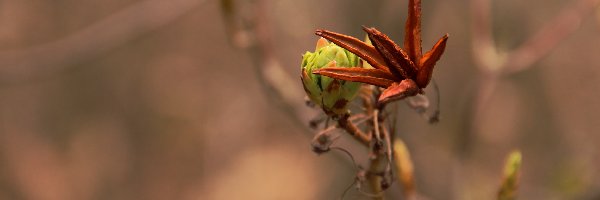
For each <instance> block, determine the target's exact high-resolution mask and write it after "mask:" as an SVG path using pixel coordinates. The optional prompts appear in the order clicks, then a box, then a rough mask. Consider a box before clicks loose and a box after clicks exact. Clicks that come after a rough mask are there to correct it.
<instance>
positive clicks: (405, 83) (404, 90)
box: [378, 79, 420, 103]
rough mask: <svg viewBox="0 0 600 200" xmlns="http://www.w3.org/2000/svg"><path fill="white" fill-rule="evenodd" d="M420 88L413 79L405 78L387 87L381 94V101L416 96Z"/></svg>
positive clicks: (386, 101) (385, 101)
mask: <svg viewBox="0 0 600 200" xmlns="http://www.w3.org/2000/svg"><path fill="white" fill-rule="evenodd" d="M419 91H420V89H419V87H418V86H417V84H416V83H415V82H414V81H413V80H412V79H404V80H402V81H400V82H395V83H393V84H392V85H390V87H388V88H387V89H385V90H383V92H382V93H381V95H380V96H379V100H378V102H379V103H388V102H391V101H396V100H401V99H404V98H406V97H409V96H414V95H417V94H418V93H419Z"/></svg>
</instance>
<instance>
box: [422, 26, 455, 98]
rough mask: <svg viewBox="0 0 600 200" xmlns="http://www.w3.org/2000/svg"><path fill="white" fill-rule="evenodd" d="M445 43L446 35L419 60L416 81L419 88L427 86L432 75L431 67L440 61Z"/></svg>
mask: <svg viewBox="0 0 600 200" xmlns="http://www.w3.org/2000/svg"><path fill="white" fill-rule="evenodd" d="M446 41H448V34H446V35H444V36H443V37H442V38H441V39H440V40H438V42H437V43H436V44H435V45H433V48H431V50H430V51H428V52H427V53H426V54H425V55H423V58H421V61H420V62H421V63H420V64H419V66H420V68H419V73H418V74H417V80H416V82H417V85H419V87H421V88H424V87H426V86H427V84H429V80H431V75H432V73H433V67H434V66H435V63H436V62H437V61H438V60H440V58H441V57H442V54H443V53H444V50H445V49H446Z"/></svg>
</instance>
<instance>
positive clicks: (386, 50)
mask: <svg viewBox="0 0 600 200" xmlns="http://www.w3.org/2000/svg"><path fill="white" fill-rule="evenodd" d="M363 30H365V32H367V35H369V39H371V43H373V45H374V46H375V49H377V51H378V52H379V53H380V54H381V56H382V57H383V60H384V61H385V63H386V64H387V65H388V68H390V71H391V72H392V73H394V74H395V75H396V76H398V77H400V79H405V78H412V77H414V75H415V74H416V68H415V66H414V63H413V62H412V61H411V60H410V58H409V57H408V55H407V54H406V52H404V51H403V50H402V49H401V48H400V47H399V46H398V45H396V44H395V43H394V41H392V40H391V39H390V38H389V37H388V36H387V35H385V34H383V33H381V32H379V31H378V30H377V29H375V28H367V27H364V26H363Z"/></svg>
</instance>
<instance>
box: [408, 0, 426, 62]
mask: <svg viewBox="0 0 600 200" xmlns="http://www.w3.org/2000/svg"><path fill="white" fill-rule="evenodd" d="M405 28H406V30H405V31H406V35H405V36H404V49H406V51H407V52H408V56H410V58H411V60H413V61H415V62H417V61H418V60H420V59H421V53H422V50H421V0H409V1H408V18H407V19H406V27H405Z"/></svg>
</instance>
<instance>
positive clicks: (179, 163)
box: [0, 0, 600, 200]
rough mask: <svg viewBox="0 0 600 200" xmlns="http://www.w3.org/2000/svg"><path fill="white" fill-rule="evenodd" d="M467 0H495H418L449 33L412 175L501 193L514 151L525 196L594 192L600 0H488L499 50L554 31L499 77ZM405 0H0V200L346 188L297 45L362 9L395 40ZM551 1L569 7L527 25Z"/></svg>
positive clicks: (430, 25)
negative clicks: (320, 130) (315, 138)
mask: <svg viewBox="0 0 600 200" xmlns="http://www.w3.org/2000/svg"><path fill="white" fill-rule="evenodd" d="M474 2H480V3H481V2H483V4H485V1H480V0H472V1H467V0H456V1H442V0H427V1H423V17H424V18H423V31H422V32H423V43H424V48H426V49H428V48H430V47H431V46H432V45H433V43H434V41H436V40H437V39H438V38H439V37H441V36H442V35H443V34H445V33H449V34H450V39H449V41H448V46H447V48H446V53H445V54H444V56H443V57H442V59H441V61H440V62H438V65H437V68H436V70H435V72H434V78H435V80H436V82H437V84H438V85H439V87H440V96H441V104H440V105H441V106H440V109H441V121H440V122H439V123H437V124H434V125H430V124H428V123H427V122H426V121H425V120H424V119H423V118H422V117H421V116H419V115H418V114H416V113H415V112H414V111H413V110H411V109H409V108H408V107H407V106H405V104H404V103H401V102H400V103H398V118H399V120H398V124H397V125H398V131H397V133H396V134H397V135H398V136H399V137H402V138H403V139H404V140H405V142H406V143H407V145H408V148H409V149H410V150H411V153H412V158H413V160H414V163H415V173H416V174H415V176H416V178H417V179H416V181H417V190H418V191H419V193H420V194H421V195H422V196H424V198H425V199H473V200H478V199H495V195H496V192H497V189H498V186H499V184H500V179H501V171H502V165H503V162H504V159H505V156H506V155H507V154H508V153H509V152H510V151H511V150H513V149H520V150H521V151H522V153H523V169H522V176H521V187H520V191H519V195H520V197H521V199H600V178H599V176H600V174H599V172H600V167H599V165H600V150H599V148H598V142H600V134H599V130H600V95H599V92H600V56H599V55H600V37H599V36H600V9H598V8H597V5H598V3H597V2H598V1H597V0H591V1H590V0H569V1H564V0H530V1H520V0H503V1H492V2H487V3H489V6H490V8H491V15H492V17H491V18H489V19H488V20H489V22H490V24H489V25H490V30H491V33H492V34H493V36H492V39H493V40H492V41H494V42H495V49H496V50H497V51H498V52H499V54H498V55H500V56H498V57H499V58H504V57H503V56H504V55H507V54H505V52H511V51H512V50H514V49H518V48H519V47H522V45H523V44H524V43H526V41H530V38H536V37H537V38H542V39H547V38H544V36H547V35H556V36H557V37H558V39H556V38H555V39H553V38H552V37H549V38H550V39H551V40H550V41H544V42H541V44H552V41H556V45H549V46H542V47H536V48H533V49H534V51H533V52H545V51H548V54H544V56H542V57H540V59H536V60H535V62H533V63H532V64H530V65H525V67H524V68H523V69H522V70H518V71H516V72H514V73H506V74H503V75H491V76H490V75H489V74H494V73H495V72H494V71H493V70H492V72H490V70H488V69H489V68H490V66H492V67H493V66H496V65H501V64H499V62H500V61H498V60H494V59H487V57H486V56H481V55H487V54H486V53H487V52H488V50H489V49H485V48H480V47H481V46H478V45H477V41H475V40H477V36H476V35H475V34H477V33H476V31H472V30H473V29H472V27H473V23H474V22H477V21H478V20H481V19H479V18H477V17H473V15H472V14H471V12H472V10H471V9H472V6H473V5H477V4H473V3H474ZM581 2H584V3H581ZM406 4H407V1H406V0H376V1H359V0H354V1H346V0H333V1H322V0H319V1H317V0H307V1H294V0H253V1H243V0H230V1H229V0H224V1H216V0H172V1H164V0H88V1H77V0H59V1H40V0H6V1H0V199H24V200H25V199H31V200H33V199H35V200H70V199H73V200H75V199H336V198H339V197H340V196H341V194H342V193H343V191H344V190H345V188H346V187H347V186H348V185H350V184H351V183H352V181H353V179H354V177H355V173H356V170H355V168H354V166H352V165H351V164H350V163H349V162H348V160H349V159H348V158H347V157H344V156H343V155H341V154H336V153H331V154H324V155H316V154H314V153H313V152H311V150H310V141H311V137H312V135H313V134H314V133H315V132H316V131H311V130H309V129H307V128H306V127H307V124H308V120H309V119H311V118H312V117H314V116H317V115H318V113H319V111H318V110H314V109H311V108H308V107H306V106H305V105H304V99H303V94H302V88H301V84H300V80H299V78H298V77H299V64H300V59H301V57H300V55H301V54H302V53H304V52H305V51H307V50H312V49H314V44H315V41H316V40H317V37H316V36H315V35H314V34H313V32H314V30H315V29H317V28H325V29H329V30H333V31H336V32H341V33H345V34H348V35H352V36H355V37H359V38H362V37H364V34H363V33H362V32H361V25H367V26H373V27H377V28H378V29H380V30H381V31H383V32H384V33H387V34H388V35H390V37H391V38H392V39H394V40H396V41H402V38H403V27H404V20H405V19H406ZM483 7H484V8H485V6H483ZM565 10H566V11H565ZM557 16H562V17H559V20H558V21H560V20H563V21H565V23H558V26H556V27H553V28H550V29H547V30H548V31H545V32H544V33H546V34H545V35H544V34H541V35H539V37H538V35H535V34H538V33H539V30H541V29H543V27H546V26H547V24H552V22H553V21H557V20H556V18H557ZM484 21H485V20H484ZM561 34H563V35H564V37H562V36H560V35H561ZM482 52H483V53H482ZM527 56H529V54H526V55H525V57H527ZM481 58H483V60H484V61H481ZM486 59H487V60H486ZM486 65H487V66H486ZM486 67H487V68H486ZM265 77H267V79H265ZM269 77H270V79H268V78H269ZM492 79H493V81H491V83H490V82H489V80H492ZM290 83H291V84H290ZM273 84H276V85H277V86H273ZM490 85H491V87H490ZM282 88H283V90H281V89H282ZM278 89H279V90H278ZM274 91H275V92H274ZM278 92H279V93H278ZM344 136H345V135H344ZM338 145H339V146H343V147H345V148H348V149H350V150H351V151H353V152H354V153H356V154H357V155H356V156H357V157H358V158H360V157H361V155H359V154H360V152H364V150H361V149H360V147H357V145H356V144H354V143H353V142H352V141H351V140H346V139H345V137H342V138H341V139H340V141H339V143H338ZM363 157H364V156H363ZM399 190H400V187H399V186H398V184H397V183H396V184H394V185H392V187H391V189H390V191H389V192H388V193H387V195H388V196H389V197H391V198H399V196H398V194H399ZM346 198H347V199H367V198H366V197H365V196H362V195H360V194H359V193H358V192H356V191H355V190H351V191H350V192H349V193H348V194H347V195H346Z"/></svg>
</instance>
